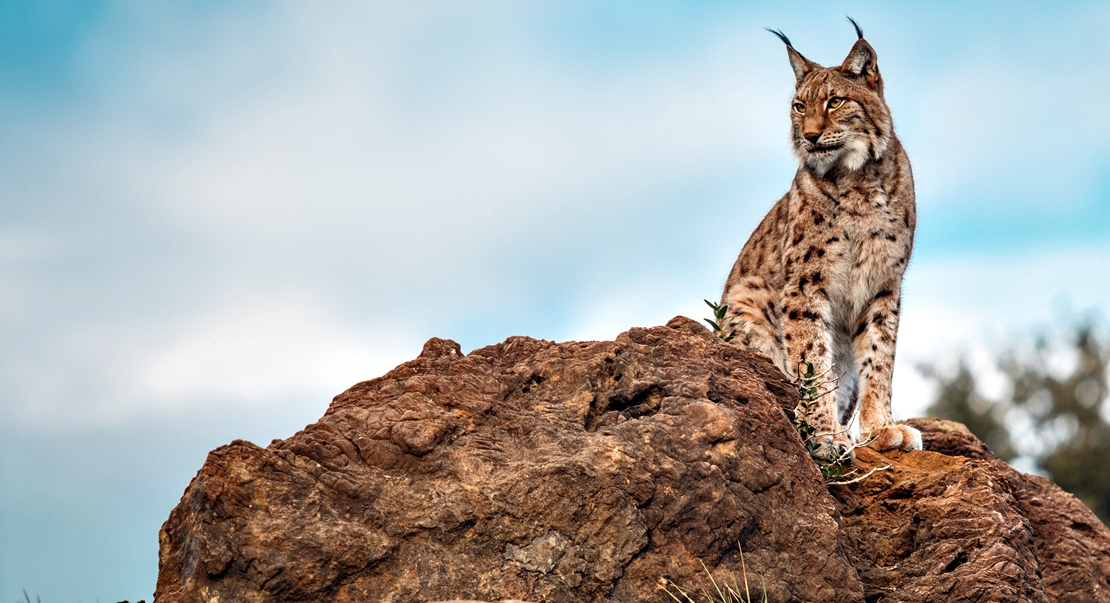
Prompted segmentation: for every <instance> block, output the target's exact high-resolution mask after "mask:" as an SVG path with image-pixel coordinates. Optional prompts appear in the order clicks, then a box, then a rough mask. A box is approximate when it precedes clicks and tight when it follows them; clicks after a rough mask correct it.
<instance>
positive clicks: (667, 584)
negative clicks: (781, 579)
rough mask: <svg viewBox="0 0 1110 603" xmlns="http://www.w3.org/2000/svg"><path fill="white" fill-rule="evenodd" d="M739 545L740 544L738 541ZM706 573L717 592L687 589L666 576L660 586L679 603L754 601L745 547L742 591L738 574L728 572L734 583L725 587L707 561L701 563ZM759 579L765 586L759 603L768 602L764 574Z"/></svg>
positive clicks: (742, 552) (742, 555) (742, 564)
mask: <svg viewBox="0 0 1110 603" xmlns="http://www.w3.org/2000/svg"><path fill="white" fill-rule="evenodd" d="M737 546H738V547H739V546H740V544H739V543H737ZM701 567H702V569H703V570H705V574H706V575H707V576H709V582H710V583H712V584H713V590H715V591H716V594H713V593H710V592H709V591H708V590H704V589H703V590H702V591H701V592H700V593H696V592H694V591H691V590H688V589H685V588H683V587H681V586H679V585H677V584H675V583H674V582H671V581H670V580H667V579H666V578H660V580H659V588H661V589H662V590H663V592H665V593H667V594H668V595H670V597H671V598H672V599H674V600H675V601H677V602H678V603H752V593H751V589H750V588H749V586H748V565H747V562H745V561H744V549H743V548H742V547H741V548H740V568H741V573H742V574H743V577H744V578H743V581H744V590H743V592H741V590H740V584H739V583H738V582H737V581H736V574H733V573H732V572H729V573H728V577H729V579H730V580H731V581H732V584H728V583H726V584H724V588H723V589H722V588H721V585H719V584H717V580H716V579H715V578H713V574H712V573H710V572H709V568H708V567H705V563H704V562H703V563H702V564H701ZM759 581H760V583H761V584H762V586H763V597H762V598H760V599H758V601H759V603H767V584H766V583H764V582H763V575H762V574H760V576H759ZM672 589H673V590H672Z"/></svg>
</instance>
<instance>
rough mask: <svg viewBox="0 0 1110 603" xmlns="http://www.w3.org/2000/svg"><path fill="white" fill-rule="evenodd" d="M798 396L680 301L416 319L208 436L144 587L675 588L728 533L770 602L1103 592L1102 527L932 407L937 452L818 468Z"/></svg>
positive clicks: (368, 596)
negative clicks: (287, 410)
mask: <svg viewBox="0 0 1110 603" xmlns="http://www.w3.org/2000/svg"><path fill="white" fill-rule="evenodd" d="M796 401H797V398H796V393H795V391H794V389H793V388H792V387H791V386H790V384H789V383H787V382H786V381H785V380H784V378H783V377H782V376H781V375H780V374H779V373H778V372H777V371H776V370H775V369H774V368H773V367H772V366H771V365H770V363H768V362H767V361H766V360H765V359H763V358H761V357H759V356H757V355H755V354H754V353H752V352H750V351H747V350H745V349H742V348H740V347H737V346H732V345H723V344H720V343H719V342H718V341H717V340H716V339H715V338H714V337H713V336H712V335H710V334H709V332H708V331H707V330H706V329H704V328H702V327H700V326H698V325H697V324H696V323H694V322H693V321H690V320H688V319H683V318H678V319H675V320H672V321H671V322H670V323H668V325H667V326H665V327H655V328H650V329H632V330H630V331H629V332H627V333H624V334H622V335H621V336H620V337H618V338H617V340H616V341H605V342H581V343H579V342H568V343H561V344H556V343H552V342H547V341H536V340H533V339H528V338H525V337H512V338H510V339H508V340H506V341H505V342H504V343H501V344H498V345H494V346H489V347H486V348H482V349H479V350H475V351H473V352H471V353H470V354H468V355H465V356H464V355H463V354H462V353H461V352H460V350H459V347H458V345H457V344H455V343H454V342H451V341H445V340H440V339H432V340H430V341H429V342H428V343H427V344H426V345H425V348H424V351H423V353H421V355H420V356H419V357H418V358H417V359H416V360H413V361H411V362H408V363H405V364H403V365H401V366H399V367H397V368H396V369H395V370H393V371H391V372H390V373H388V374H387V375H385V376H383V377H380V378H378V379H374V380H372V381H367V382H364V383H360V384H358V385H356V386H354V387H352V388H351V389H350V390H348V391H347V392H344V393H343V394H341V395H339V396H337V397H336V398H335V400H334V401H333V403H332V405H331V407H330V408H329V409H328V412H327V413H326V414H325V415H324V417H323V418H321V420H320V421H318V422H317V423H315V424H313V425H310V426H308V427H306V428H305V429H304V430H303V431H301V432H299V433H297V434H296V435H294V436H292V437H291V438H289V439H287V440H284V441H277V440H275V441H274V442H273V443H272V444H271V445H270V446H268V447H267V448H260V447H258V446H255V445H253V444H251V443H249V442H241V441H236V442H232V443H231V444H230V445H228V446H224V447H222V448H219V449H217V450H215V451H213V452H212V453H211V454H210V455H209V458H208V460H207V461H206V462H205V464H204V467H203V468H202V469H201V470H200V472H199V473H198V475H197V477H196V478H195V479H194V480H193V482H192V483H191V484H190V485H189V487H188V489H187V490H186V492H185V495H184V497H183V498H182V501H181V503H180V504H179V505H178V506H177V508H175V509H174V510H173V512H172V513H171V515H170V518H169V520H168V521H167V522H166V523H165V525H164V526H163V528H162V531H161V533H160V544H161V550H160V556H159V576H158V589H157V592H156V593H155V596H156V600H157V601H158V603H177V602H194V601H197V602H199V601H204V602H206V603H211V602H212V601H216V600H217V599H216V597H218V601H223V602H225V603H226V602H229V601H235V602H239V601H243V602H253V601H335V602H348V601H368V602H369V601H373V602H379V601H391V602H410V601H412V602H415V601H454V600H481V601H502V600H527V601H547V602H552V603H554V602H562V601H566V602H570V601H574V602H588V601H595V602H625V601H628V602H631V601H667V600H669V598H667V597H666V595H665V594H664V593H662V592H661V591H659V590H658V589H657V584H658V582H659V580H660V578H667V579H670V580H672V581H674V582H675V583H678V584H681V585H685V586H689V587H702V586H706V585H707V584H706V583H707V580H706V578H705V575H704V572H703V570H702V565H701V564H702V562H704V563H705V564H706V566H708V568H709V569H710V570H711V571H713V572H714V574H715V575H716V576H718V578H723V577H725V576H726V575H727V573H728V572H730V571H731V572H735V573H736V574H739V573H740V572H741V569H740V568H741V565H740V555H739V552H738V550H737V544H738V543H739V544H742V546H743V549H744V554H745V559H746V561H747V566H748V569H749V576H751V577H753V578H755V579H756V581H757V583H758V581H759V578H758V576H760V575H762V578H763V581H764V582H765V583H766V586H767V592H768V595H769V600H770V601H845V602H848V601H851V602H863V601H865V600H866V601H925V600H929V601H963V600H967V601H972V600H975V601H1045V600H1047V601H1110V597H1108V595H1107V593H1108V590H1107V584H1106V580H1107V576H1110V568H1108V564H1110V552H1108V551H1110V534H1108V533H1107V530H1106V529H1105V528H1104V527H1102V526H1101V524H1098V522H1097V519H1094V516H1093V515H1091V514H1090V513H1089V512H1086V513H1085V514H1084V512H1085V511H1086V510H1085V509H1083V508H1082V505H1080V504H1079V503H1078V502H1077V501H1075V500H1074V499H1073V498H1071V497H1069V496H1068V495H1066V494H1064V493H1062V492H1060V491H1059V489H1057V488H1055V486H1052V485H1051V484H1050V483H1048V482H1045V481H1044V480H1040V479H1039V478H1032V477H1030V476H1027V475H1024V474H1020V473H1017V472H1016V471H1013V470H1012V469H1010V468H1009V467H1008V466H1006V465H1005V464H1004V463H1001V462H1000V461H998V460H997V459H995V458H994V457H993V456H992V455H990V453H989V451H987V450H986V449H985V448H984V447H983V446H982V445H981V444H979V443H978V441H977V440H974V438H971V437H969V436H968V435H966V434H964V433H961V432H960V431H959V429H958V427H959V426H955V427H954V425H955V424H947V425H946V424H944V423H943V422H936V421H933V422H930V421H927V420H926V421H917V422H915V423H914V425H915V426H917V427H918V428H920V429H922V430H923V432H924V433H925V438H926V444H927V448H929V450H930V451H923V452H913V453H894V454H889V455H886V456H883V455H878V454H875V453H872V452H870V451H866V450H864V451H861V452H860V455H859V456H860V465H861V466H862V467H867V466H884V465H886V464H890V465H891V468H890V469H888V470H885V471H881V472H878V473H875V474H873V475H872V476H871V477H869V478H867V479H866V480H863V481H862V482H860V483H857V484H851V485H844V486H831V488H826V485H825V484H824V482H823V481H822V479H821V475H820V472H819V471H818V470H817V468H816V466H815V465H814V464H813V462H812V461H811V460H810V459H809V458H808V457H807V456H806V453H805V451H804V449H803V447H802V445H801V442H800V440H799V438H798V435H797V432H796V431H795V430H794V428H793V426H792V424H791V422H790V419H789V414H790V409H791V408H792V407H793V406H794V404H795V402H796ZM830 489H831V494H830ZM1072 503H1074V504H1072ZM1075 505H1078V506H1075ZM1092 522H1093V523H1092Z"/></svg>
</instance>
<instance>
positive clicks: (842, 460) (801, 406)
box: [794, 362, 852, 482]
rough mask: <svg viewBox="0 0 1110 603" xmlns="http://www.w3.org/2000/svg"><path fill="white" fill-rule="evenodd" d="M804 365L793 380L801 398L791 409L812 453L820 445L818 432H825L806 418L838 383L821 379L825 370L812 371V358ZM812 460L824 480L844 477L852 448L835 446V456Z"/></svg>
mask: <svg viewBox="0 0 1110 603" xmlns="http://www.w3.org/2000/svg"><path fill="white" fill-rule="evenodd" d="M804 366H805V370H804V371H799V373H800V374H799V376H798V379H797V381H795V382H794V386H795V387H797V388H798V397H799V398H800V399H801V401H800V402H799V403H798V406H797V408H795V409H794V427H795V428H796V429H797V430H798V435H800V436H801V437H802V443H803V444H804V445H805V447H806V452H809V453H810V455H812V454H813V452H814V451H816V450H817V448H818V447H819V446H820V439H819V436H822V435H827V434H819V433H818V432H817V428H816V427H814V426H813V424H812V423H810V421H809V419H810V417H811V416H812V415H813V411H814V410H816V407H817V401H818V400H819V399H820V398H822V397H823V396H827V395H829V394H832V393H833V392H834V391H836V385H837V384H836V380H831V379H823V377H825V375H824V374H820V375H817V374H814V369H813V363H812V362H806V363H805V364H804ZM799 368H800V367H799ZM814 461H815V462H816V463H817V467H818V468H819V469H821V476H822V477H823V478H825V481H826V482H827V481H829V480H834V479H837V478H840V477H843V476H844V475H845V473H846V472H847V470H848V465H850V464H851V462H852V448H849V447H846V446H841V447H840V448H839V449H838V450H837V455H836V458H835V459H833V460H832V461H823V460H821V459H814Z"/></svg>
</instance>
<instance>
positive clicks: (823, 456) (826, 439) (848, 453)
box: [809, 435, 856, 463]
mask: <svg viewBox="0 0 1110 603" xmlns="http://www.w3.org/2000/svg"><path fill="white" fill-rule="evenodd" d="M814 443H815V444H816V446H815V447H814V448H813V449H812V450H810V451H809V455H810V456H812V457H813V458H815V459H819V460H822V461H825V462H828V463H831V462H834V461H846V462H850V461H852V460H853V459H855V458H856V453H855V451H854V450H853V449H852V441H851V440H849V439H847V438H838V437H834V436H831V435H826V436H818V437H815V438H814Z"/></svg>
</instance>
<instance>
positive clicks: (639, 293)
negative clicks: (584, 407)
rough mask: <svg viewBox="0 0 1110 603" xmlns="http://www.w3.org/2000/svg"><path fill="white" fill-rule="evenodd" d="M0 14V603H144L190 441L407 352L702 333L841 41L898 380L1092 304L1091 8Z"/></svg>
mask: <svg viewBox="0 0 1110 603" xmlns="http://www.w3.org/2000/svg"><path fill="white" fill-rule="evenodd" d="M778 4H780V3H767V4H758V3H748V2H735V1H734V2H697V3H693V2H688V3H678V2H671V3H665V2H660V3H644V2H625V3H619V2H607V3H603V4H602V3H585V2H559V3H555V2H544V3H538V2H537V3H520V2H502V3H481V2H468V3H448V2H443V3H431V2H426V3H392V4H377V5H374V4H368V3H349V4H347V3H328V4H327V5H325V6H320V5H309V4H305V3H271V2H255V3H234V4H233V3H217V2H195V3H177V4H155V3H139V2H134V3H113V2H36V3H25V2H9V1H7V0H0V416H2V421H0V600H14V599H16V598H17V597H21V596H22V594H21V589H23V588H26V589H27V591H28V592H29V593H31V595H32V597H33V596H34V594H35V593H38V594H39V595H41V597H42V599H43V601H44V602H47V603H55V602H58V601H94V600H97V599H99V600H101V601H117V600H122V599H125V598H126V599H131V600H136V599H139V598H147V599H148V600H149V598H150V594H151V593H152V591H153V589H154V579H155V576H156V571H157V530H158V527H159V526H160V524H161V522H162V521H164V520H165V518H166V517H167V516H168V514H169V511H170V509H171V508H172V507H173V505H174V504H176V502H177V500H178V498H179V497H180V495H181V493H182V491H183V490H184V488H185V487H186V485H187V484H188V482H189V479H191V477H192V476H193V475H194V474H195V472H196V470H197V469H198V468H199V467H200V465H201V464H202V463H203V461H204V457H205V455H206V453H207V452H208V450H210V449H212V448H214V447H216V446H219V445H221V444H224V443H227V442H229V441H230V440H232V439H234V438H243V439H249V440H252V441H254V442H257V443H260V444H265V443H266V442H269V440H270V439H272V438H275V437H286V436H288V435H290V434H292V433H293V432H295V431H296V430H297V429H300V428H301V427H302V426H304V425H305V424H307V423H310V422H312V421H314V420H315V419H316V418H317V417H319V416H320V415H321V414H322V413H323V411H324V409H326V407H327V404H328V402H329V401H330V399H331V397H332V396H334V395H336V394H338V393H339V392H341V391H343V390H344V389H346V388H347V387H349V386H350V385H352V384H354V383H356V382H358V381H361V380H364V379H368V378H372V377H375V376H377V375H380V374H382V373H384V372H385V371H387V370H389V369H390V368H391V367H393V366H394V365H396V364H398V363H400V362H402V361H404V360H406V359H409V358H412V357H413V356H415V355H416V354H417V353H419V350H420V346H421V344H422V343H423V341H424V340H425V339H427V338H428V337H431V336H440V337H450V338H454V339H456V340H458V341H459V342H460V343H461V344H462V346H463V348H464V349H467V350H469V349H472V348H475V347H479V346H482V345H487V344H490V343H494V342H497V341H500V340H502V339H504V338H505V337H507V336H509V335H513V334H526V335H531V336H533V337H537V338H546V339H555V340H566V339H595V338H611V337H613V336H615V335H616V334H618V333H619V332H621V331H623V330H625V329H627V328H628V327H630V326H636V325H654V324H662V323H664V322H665V321H667V320H668V319H669V318H671V317H672V316H674V315H676V314H686V315H688V316H692V317H694V318H700V317H702V316H705V315H707V312H706V310H705V308H704V307H703V305H702V302H701V300H702V298H711V299H712V298H716V297H717V296H718V295H719V293H720V287H721V285H722V284H723V282H724V277H725V276H726V274H727V272H728V270H729V268H730V267H731V263H732V261H733V260H734V259H735V255H736V253H737V252H738V250H739V249H740V247H741V246H742V245H743V243H744V241H745V239H746V238H747V235H748V233H750V231H751V229H752V228H753V227H754V226H755V224H756V223H757V222H758V221H759V219H760V218H762V216H763V214H764V213H765V212H766V210H767V209H768V208H769V207H770V206H771V204H772V203H773V202H774V201H775V200H776V199H777V198H778V197H779V196H780V195H781V194H782V193H783V192H784V191H785V190H786V188H787V186H788V183H789V180H790V178H791V176H792V174H793V172H794V169H795V166H794V163H793V159H792V157H791V154H790V151H789V145H788V136H787V134H788V125H787V124H788V117H787V115H788V113H787V109H788V103H789V100H790V96H791V93H792V86H793V77H792V74H791V72H790V69H789V66H788V65H787V62H786V56H785V51H784V50H783V48H782V45H781V43H780V42H779V41H778V40H777V39H776V38H774V36H771V35H770V34H768V33H767V32H765V31H763V30H762V28H763V27H775V28H782V29H783V30H784V31H785V32H786V33H787V34H788V35H789V36H790V37H791V39H792V40H793V41H794V43H795V45H796V47H797V48H798V50H800V51H801V52H802V53H803V54H805V55H806V56H807V57H808V58H810V59H813V60H816V61H818V62H820V63H823V64H833V63H839V62H840V61H841V60H842V59H843V57H844V55H845V54H846V53H847V51H848V49H849V48H850V46H851V43H852V42H853V39H854V35H853V32H852V30H851V27H850V25H848V24H847V23H846V22H845V21H844V15H845V14H850V15H852V16H853V17H854V18H856V19H857V20H858V21H859V22H860V24H861V25H862V26H863V28H864V32H865V33H866V34H867V38H868V40H869V41H870V42H871V43H872V44H873V45H874V47H875V48H876V50H877V52H878V55H879V65H880V69H881V70H882V72H883V74H884V79H885V81H886V87H887V100H888V102H889V104H890V106H891V108H892V111H893V114H894V119H895V125H896V128H897V131H898V133H899V136H900V137H901V139H902V141H903V143H904V144H905V146H906V147H907V149H908V151H909V155H910V158H911V161H912V162H913V166H914V171H915V177H916V182H917V193H918V207H919V216H920V219H919V227H918V239H917V249H916V252H915V257H914V260H913V262H912V264H911V267H910V269H909V271H908V272H907V275H906V280H905V309H904V313H903V314H904V322H903V325H902V332H901V336H900V338H899V363H898V368H897V374H896V379H895V394H894V395H895V403H894V404H895V414H896V415H898V416H901V417H908V416H913V415H915V414H918V413H920V412H921V411H922V409H923V408H924V406H925V404H926V403H927V401H928V396H929V390H928V388H927V386H926V384H925V383H924V382H922V381H921V379H920V377H918V376H917V375H916V374H915V372H914V370H913V366H914V364H915V363H917V362H921V361H926V360H929V359H935V358H942V357H946V356H947V357H950V356H951V355H952V354H954V353H957V352H958V351H960V350H968V349H973V348H976V347H978V348H985V347H989V346H990V345H993V342H997V341H1001V340H1004V339H1005V338H1006V337H1009V336H1011V335H1012V334H1013V333H1020V332H1023V331H1024V330H1027V329H1029V328H1033V327H1036V326H1039V325H1043V324H1048V323H1050V322H1051V321H1053V320H1054V319H1056V317H1058V316H1060V315H1061V314H1067V313H1068V312H1071V313H1073V314H1075V313H1082V312H1086V311H1094V312H1099V313H1101V314H1102V315H1103V316H1106V315H1107V311H1108V310H1110V307H1108V306H1110V301H1108V300H1110V284H1108V280H1110V279H1108V278H1107V277H1108V276H1110V145H1107V144H1106V140H1107V139H1110V112H1107V111H1106V110H1105V109H1103V105H1104V104H1105V99H1106V98H1108V96H1110V95H1108V93H1110V77H1108V76H1110V6H1108V5H1106V4H1105V3H1101V2H1076V3H1058V2H1056V3H1047V2H1045V3H1020V2H995V3H977V4H975V5H974V6H968V4H969V3H962V2H951V3H930V4H928V5H927V7H926V6H910V5H909V4H908V3H866V2H847V3H845V2H825V3H820V4H814V5H803V4H797V5H795V6H793V7H791V8H781V7H779V6H777V5H778Z"/></svg>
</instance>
